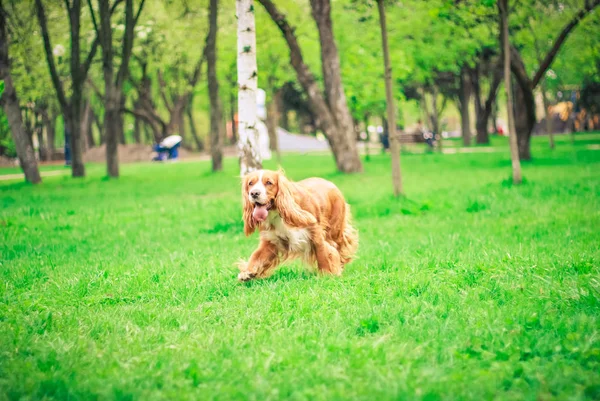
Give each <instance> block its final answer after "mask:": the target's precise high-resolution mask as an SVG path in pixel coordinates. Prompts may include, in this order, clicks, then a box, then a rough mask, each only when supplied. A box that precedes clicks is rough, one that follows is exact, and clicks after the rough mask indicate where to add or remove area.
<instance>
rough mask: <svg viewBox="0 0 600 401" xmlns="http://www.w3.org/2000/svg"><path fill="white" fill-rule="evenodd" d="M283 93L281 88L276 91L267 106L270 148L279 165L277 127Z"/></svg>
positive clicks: (279, 154)
mask: <svg viewBox="0 0 600 401" xmlns="http://www.w3.org/2000/svg"><path fill="white" fill-rule="evenodd" d="M282 94H283V92H282V91H281V88H280V89H278V90H276V91H275V93H274V94H273V98H272V99H271V101H270V102H269V104H268V106H267V130H268V132H269V148H270V149H271V151H273V152H275V157H276V158H277V163H278V164H281V153H280V152H279V138H278V136H277V127H278V126H279V110H278V108H277V105H278V104H279V99H278V98H279V97H280V96H282Z"/></svg>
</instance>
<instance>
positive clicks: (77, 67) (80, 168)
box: [35, 0, 121, 177]
mask: <svg viewBox="0 0 600 401" xmlns="http://www.w3.org/2000/svg"><path fill="white" fill-rule="evenodd" d="M120 1H121V0H116V2H115V5H114V6H116V5H117V4H118V3H119V2H120ZM64 3H65V6H66V8H67V14H68V19H69V33H70V38H71V55H70V75H71V85H70V87H71V90H70V96H67V94H66V92H65V90H64V87H63V84H62V82H61V80H60V77H59V75H58V71H57V68H56V63H55V61H54V55H53V47H52V44H51V41H50V33H49V31H48V21H47V18H46V11H45V9H44V5H43V4H42V0H35V5H36V10H37V17H38V22H39V24H40V28H41V31H42V39H43V42H44V51H45V53H46V62H47V63H48V68H49V70H50V77H51V78H52V84H53V86H54V90H55V91H56V95H57V97H58V102H59V104H60V107H61V111H62V114H63V118H64V121H65V125H66V128H67V130H68V132H69V134H70V149H71V164H72V175H73V177H83V176H85V166H84V164H83V147H82V137H81V111H82V106H83V87H84V84H85V80H86V77H87V74H88V71H89V69H90V65H91V64H92V60H93V59H94V56H95V54H96V51H97V50H98V44H99V39H98V36H96V37H95V38H94V40H93V42H92V45H91V47H90V50H89V53H88V55H87V56H86V58H85V60H84V61H83V62H82V61H81V43H80V36H81V34H80V31H81V0H65V2H64ZM114 6H113V9H114Z"/></svg>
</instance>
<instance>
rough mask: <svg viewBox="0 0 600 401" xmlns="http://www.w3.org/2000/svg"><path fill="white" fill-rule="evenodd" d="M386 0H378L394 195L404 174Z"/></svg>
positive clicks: (400, 188) (400, 185)
mask: <svg viewBox="0 0 600 401" xmlns="http://www.w3.org/2000/svg"><path fill="white" fill-rule="evenodd" d="M383 2H384V0H377V9H378V10H379V25H380V28H381V45H382V46H381V47H382V49H383V65H384V69H385V98H386V101H387V120H388V131H389V138H390V154H391V158H392V184H393V186H394V196H399V195H401V194H402V175H401V171H400V141H399V138H398V133H397V132H396V108H395V106H394V90H393V88H392V65H391V63H390V51H389V48H388V35H387V24H386V16H385V5H384V4H383Z"/></svg>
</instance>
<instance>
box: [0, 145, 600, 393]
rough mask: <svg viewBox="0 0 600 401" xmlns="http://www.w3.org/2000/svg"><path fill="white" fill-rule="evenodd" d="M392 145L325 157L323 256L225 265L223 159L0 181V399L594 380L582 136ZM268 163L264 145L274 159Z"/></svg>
mask: <svg viewBox="0 0 600 401" xmlns="http://www.w3.org/2000/svg"><path fill="white" fill-rule="evenodd" d="M495 142H496V143H495V145H498V146H505V149H506V151H505V152H495V153H472V154H451V155H440V154H408V155H403V159H402V169H403V173H404V183H405V190H406V193H407V195H408V197H407V198H405V199H402V200H394V199H393V198H392V197H391V196H390V192H391V185H390V181H391V179H390V171H389V164H390V161H389V156H387V155H384V156H381V155H378V156H375V157H373V158H372V159H371V161H370V162H369V163H366V164H365V173H364V174H360V175H352V176H343V175H339V174H336V173H334V165H333V163H332V160H331V158H330V157H326V156H298V155H296V156H287V157H285V158H284V167H285V168H286V171H287V173H288V175H289V176H290V177H291V178H293V179H301V178H304V177H308V176H314V175H319V176H322V177H324V178H327V179H330V180H332V181H334V182H335V183H336V184H338V186H339V187H340V188H341V189H342V191H343V192H344V193H345V195H346V197H347V199H348V201H349V203H350V204H351V205H352V208H353V215H354V217H355V222H356V225H357V227H358V228H359V230H360V241H361V244H360V250H359V255H358V259H357V260H356V261H355V262H353V263H352V264H351V265H349V266H348V267H347V270H346V271H345V273H344V275H343V276H342V277H341V278H331V277H318V276H314V275H311V274H308V273H306V272H305V271H304V270H303V269H302V267H301V266H300V265H299V264H296V263H292V264H289V265H286V266H283V267H282V268H281V269H280V270H278V271H277V272H276V273H275V274H274V276H273V277H271V278H270V279H267V280H263V281H256V282H251V283H249V284H241V283H238V282H237V281H236V275H237V273H238V271H237V269H236V268H235V267H234V263H235V262H236V261H237V260H238V259H239V258H247V257H248V256H249V255H250V253H251V252H252V250H253V249H254V248H255V246H256V244H257V238H256V234H255V235H254V236H253V237H252V238H245V237H244V236H243V233H242V222H241V210H240V189H239V178H238V177H236V174H237V162H236V161H234V160H231V159H228V160H226V163H225V164H226V170H225V171H224V172H222V173H218V174H211V173H210V166H209V163H202V162H197V163H179V164H165V165H156V164H135V165H126V166H123V167H122V175H123V176H122V178H121V179H119V180H118V181H108V180H106V179H105V178H103V175H104V168H103V167H101V166H92V168H90V169H89V172H90V174H89V176H88V178H86V179H83V180H73V179H71V178H70V177H67V176H64V177H63V176H54V177H47V178H45V179H44V184H43V185H41V186H37V187H33V186H30V185H27V184H23V183H19V182H15V181H12V182H10V181H5V182H0V206H1V207H0V284H1V286H0V400H19V399H22V400H33V399H60V400H65V399H70V400H93V399H98V400H105V399H119V400H157V399H160V400H200V399H202V400H204V399H218V400H226V399H250V400H260V401H262V400H278V399H293V400H333V399H339V400H347V399H364V400H367V399H369V400H383V399H394V400H398V399H401V400H413V399H417V400H419V399H422V400H428V401H433V400H465V399H470V400H484V399H515V400H548V399H560V400H582V399H599V398H600V277H599V273H600V150H593V149H590V148H589V146H588V145H589V144H590V143H596V144H597V143H600V136H598V135H596V136H590V137H589V138H588V139H586V140H585V141H582V142H578V143H577V144H576V145H574V146H573V145H571V144H570V143H569V142H568V138H567V137H563V138H560V139H559V143H558V147H557V149H556V150H555V151H553V152H551V151H549V150H547V146H546V139H545V138H536V139H535V141H534V144H533V151H532V153H533V155H534V157H535V160H534V161H533V162H531V163H527V164H524V166H523V169H524V176H525V178H526V183H525V185H522V186H520V187H512V186H511V185H510V184H508V178H509V176H510V162H509V160H508V156H509V152H508V148H507V147H506V143H505V141H501V140H500V141H498V140H495ZM273 166H274V165H273V163H270V164H268V165H267V167H273Z"/></svg>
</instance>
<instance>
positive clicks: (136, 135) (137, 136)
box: [133, 117, 142, 144]
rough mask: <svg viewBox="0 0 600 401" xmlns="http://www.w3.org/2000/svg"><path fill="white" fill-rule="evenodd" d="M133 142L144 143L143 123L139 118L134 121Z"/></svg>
mask: <svg viewBox="0 0 600 401" xmlns="http://www.w3.org/2000/svg"><path fill="white" fill-rule="evenodd" d="M133 140H134V141H135V143H137V144H140V143H142V122H141V121H140V119H139V118H137V117H134V119H133Z"/></svg>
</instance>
